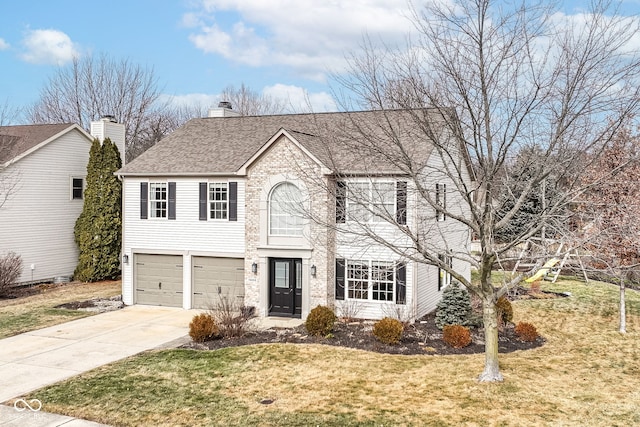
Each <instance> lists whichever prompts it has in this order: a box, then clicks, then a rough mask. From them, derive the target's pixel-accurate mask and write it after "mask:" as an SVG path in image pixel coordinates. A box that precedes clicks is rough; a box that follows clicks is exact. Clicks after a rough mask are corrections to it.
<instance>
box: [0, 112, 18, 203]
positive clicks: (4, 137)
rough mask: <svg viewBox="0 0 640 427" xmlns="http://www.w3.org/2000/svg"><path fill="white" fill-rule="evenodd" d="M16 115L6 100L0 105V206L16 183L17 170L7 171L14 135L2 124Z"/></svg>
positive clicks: (9, 121) (13, 152) (5, 123)
mask: <svg viewBox="0 0 640 427" xmlns="http://www.w3.org/2000/svg"><path fill="white" fill-rule="evenodd" d="M17 115H18V112H17V111H16V110H13V109H12V108H11V107H10V106H9V103H8V102H5V103H4V104H2V105H0V208H2V206H3V205H4V204H5V203H6V201H7V200H8V199H9V197H10V196H11V194H12V193H13V192H14V191H15V190H16V186H17V184H18V176H17V172H13V171H9V170H8V169H7V168H6V166H5V165H6V164H7V162H8V161H9V160H11V159H12V158H13V157H14V155H15V151H14V144H13V143H14V142H15V137H14V136H12V135H10V132H9V131H8V129H7V130H6V131H5V129H2V128H3V126H5V125H8V124H10V123H11V122H12V121H13V120H14V119H15V118H16V117H17Z"/></svg>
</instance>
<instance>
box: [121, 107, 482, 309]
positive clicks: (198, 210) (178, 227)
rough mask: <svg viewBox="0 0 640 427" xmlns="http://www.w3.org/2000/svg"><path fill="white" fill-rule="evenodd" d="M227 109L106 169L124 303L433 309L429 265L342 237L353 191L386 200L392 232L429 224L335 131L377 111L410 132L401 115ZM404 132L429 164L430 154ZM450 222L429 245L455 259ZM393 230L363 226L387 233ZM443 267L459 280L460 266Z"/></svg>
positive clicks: (410, 194) (372, 119) (382, 164)
mask: <svg viewBox="0 0 640 427" xmlns="http://www.w3.org/2000/svg"><path fill="white" fill-rule="evenodd" d="M226 110H228V106H227V108H226V109H223V110H222V111H215V110H214V111H213V112H210V117H208V118H203V119H194V120H191V121H190V122H188V123H187V124H185V125H184V126H183V127H181V128H180V129H178V130H176V131H175V132H174V133H173V134H171V135H169V136H168V137H166V138H165V139H164V140H162V141H160V142H159V143H158V144H156V146H154V147H152V148H151V149H149V150H148V151H147V152H145V153H144V154H142V155H141V156H139V157H138V158H137V159H136V160H134V161H132V162H131V163H130V164H128V165H126V166H125V167H123V168H122V169H121V170H120V171H119V172H118V175H119V176H120V177H121V178H122V179H123V183H124V197H123V203H124V214H123V255H124V260H125V262H124V265H123V282H122V286H123V300H124V302H125V304H129V305H131V304H153V305H173V306H178V307H183V308H185V309H189V308H207V307H209V306H211V305H214V304H215V302H216V301H217V300H218V299H219V297H220V296H225V295H229V296H230V297H231V298H232V299H233V300H234V301H238V303H239V304H244V305H245V306H251V307H254V308H255V309H256V313H257V314H258V315H259V316H288V317H301V318H303V319H304V318H306V316H307V314H308V313H309V311H310V310H311V309H312V308H313V307H315V306H316V305H319V304H323V305H329V306H332V307H334V308H336V310H337V311H338V312H339V313H341V312H342V313H345V312H346V311H349V310H352V311H353V310H355V309H357V313H356V314H357V317H361V318H373V319H376V318H382V317H384V316H387V315H394V314H395V315H397V314H400V315H402V316H406V317H411V318H416V317H418V316H421V315H423V314H426V313H427V312H429V311H432V310H433V309H435V304H436V303H437V301H438V300H439V299H440V297H441V294H442V289H443V287H444V286H446V284H447V277H446V276H444V275H441V274H439V271H438V269H437V268H435V267H430V266H425V265H418V264H416V263H415V262H412V261H410V260H407V259H402V258H401V257H400V256H399V255H397V254H395V253H394V252H393V251H392V250H390V249H388V248H386V247H385V246H383V245H380V244H377V243H375V242H373V241H371V240H370V239H369V240H367V239H354V238H352V234H351V233H349V232H348V231H349V229H350V228H352V227H354V222H353V218H354V215H358V212H359V211H358V209H357V206H356V205H357V203H356V202H353V200H352V198H351V197H350V194H352V192H353V189H359V190H363V189H365V190H366V191H369V192H371V191H373V190H372V189H375V190H376V196H372V197H374V198H379V196H380V194H382V193H384V197H383V198H384V202H382V203H384V204H385V206H386V208H385V209H388V212H389V214H390V215H392V216H393V218H394V220H395V221H397V223H398V224H400V225H401V226H406V227H414V226H416V224H417V222H418V221H419V220H421V218H420V215H419V214H418V211H419V210H420V211H421V212H423V211H425V210H427V209H428V210H430V212H431V215H432V216H434V210H433V209H432V208H431V207H430V206H429V207H425V206H420V207H418V206H416V197H415V191H413V190H414V189H413V188H412V183H411V182H410V180H409V179H408V177H407V175H406V174H404V173H403V172H402V171H400V170H399V169H398V167H397V165H394V164H393V162H389V161H383V160H380V159H376V158H371V157H369V156H367V155H364V154H363V151H362V150H359V149H357V148H354V146H353V145H352V144H351V145H349V142H351V141H348V140H350V138H349V135H348V134H343V135H341V136H339V137H337V135H338V134H339V133H340V132H339V131H338V129H342V130H343V131H344V130H345V129H348V128H349V126H348V124H351V125H353V124H357V126H361V125H366V123H372V124H374V123H380V122H381V119H382V116H381V114H386V116H385V118H386V119H388V120H392V121H394V122H397V123H396V124H398V125H399V128H400V129H403V127H404V126H405V125H406V127H407V128H409V127H410V121H409V117H408V115H407V114H406V113H405V112H403V111H400V110H398V111H390V112H386V113H382V112H372V111H369V112H356V113H322V114H297V115H280V116H248V117H238V116H235V115H233V114H227V112H225V111H226ZM402 133H403V135H401V136H400V138H402V139H403V140H404V143H405V144H407V146H408V147H409V148H410V149H413V152H412V155H413V156H414V157H416V159H417V160H418V161H423V162H424V164H427V163H428V162H429V161H430V157H431V147H430V146H428V144H425V142H424V140H419V139H415V138H412V132H411V131H406V132H404V131H403V132H402ZM339 140H340V141H339ZM425 179H427V180H428V181H429V180H435V181H434V182H428V183H427V184H425V185H428V186H433V190H434V191H436V184H438V185H441V184H444V179H443V178H438V177H435V176H433V174H428V176H427V178H425ZM469 179H471V177H469ZM438 188H439V189H440V188H441V187H438ZM450 188H451V187H450ZM372 194H373V193H372ZM352 202H353V203H354V204H352ZM456 202H457V201H456V200H455V199H453V198H452V199H451V200H450V201H449V203H456ZM418 208H420V209H418ZM296 209H299V210H301V211H302V213H300V214H299V215H296V214H295V210H296ZM450 223H451V224H452V227H451V228H449V229H447V228H445V231H444V233H440V234H439V235H438V236H436V235H434V236H428V238H429V239H432V240H433V241H435V240H436V239H438V238H441V239H443V242H442V251H443V254H447V253H448V251H455V252H456V253H460V252H465V251H467V245H468V243H469V242H468V235H469V233H468V232H467V230H465V229H464V228H461V227H460V226H459V225H457V226H453V224H454V221H450ZM398 224H389V223H380V224H376V225H375V226H376V227H379V232H380V235H386V236H387V237H388V239H395V238H396V235H398V234H401V233H398V228H397V227H398ZM397 241H398V244H399V245H407V244H408V242H407V241H406V239H404V238H403V237H402V236H398V237H397ZM454 267H455V268H456V271H457V272H459V273H461V274H463V275H464V276H466V277H469V274H470V268H469V265H468V263H466V262H460V261H456V263H455V265H454Z"/></svg>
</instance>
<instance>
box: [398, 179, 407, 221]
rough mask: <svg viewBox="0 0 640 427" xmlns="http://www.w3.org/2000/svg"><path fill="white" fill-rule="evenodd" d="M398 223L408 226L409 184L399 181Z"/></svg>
mask: <svg viewBox="0 0 640 427" xmlns="http://www.w3.org/2000/svg"><path fill="white" fill-rule="evenodd" d="M396 222H397V223H398V224H400V225H406V224H407V182H406V181H398V183H397V185H396Z"/></svg>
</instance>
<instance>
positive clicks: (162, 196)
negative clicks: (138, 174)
mask: <svg viewBox="0 0 640 427" xmlns="http://www.w3.org/2000/svg"><path fill="white" fill-rule="evenodd" d="M149 213H150V215H149V216H150V217H151V218H166V217H167V183H166V182H150V183H149Z"/></svg>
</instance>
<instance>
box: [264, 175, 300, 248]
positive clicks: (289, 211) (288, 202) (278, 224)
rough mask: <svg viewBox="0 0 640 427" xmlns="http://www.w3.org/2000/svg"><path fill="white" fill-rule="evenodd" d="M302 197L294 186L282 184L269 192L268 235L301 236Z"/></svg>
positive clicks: (287, 183)
mask: <svg viewBox="0 0 640 427" xmlns="http://www.w3.org/2000/svg"><path fill="white" fill-rule="evenodd" d="M302 214H303V211H302V195H301V193H300V190H299V189H298V187H296V186H295V185H293V184H291V183H289V182H284V183H282V184H279V185H278V186H277V187H276V188H274V189H273V191H272V192H271V197H270V200H269V233H270V234H272V235H278V236H301V235H302V230H303V226H304V223H303V221H302Z"/></svg>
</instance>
